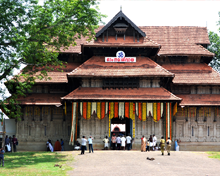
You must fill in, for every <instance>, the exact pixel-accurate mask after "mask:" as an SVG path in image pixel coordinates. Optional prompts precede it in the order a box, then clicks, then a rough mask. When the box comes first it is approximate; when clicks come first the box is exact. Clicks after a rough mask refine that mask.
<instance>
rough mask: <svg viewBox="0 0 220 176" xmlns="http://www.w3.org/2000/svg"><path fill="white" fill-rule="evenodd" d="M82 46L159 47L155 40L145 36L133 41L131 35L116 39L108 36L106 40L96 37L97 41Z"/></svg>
mask: <svg viewBox="0 0 220 176" xmlns="http://www.w3.org/2000/svg"><path fill="white" fill-rule="evenodd" d="M136 40H137V39H136ZM84 46H87V47H100V46H102V47H131V46H132V47H151V48H160V47H161V46H160V45H159V44H157V43H156V42H154V41H152V40H150V39H148V38H145V37H142V38H140V40H139V42H137V41H136V42H134V41H133V37H131V36H126V38H125V40H124V38H117V40H115V37H113V36H109V37H108V42H106V41H104V42H102V40H101V39H100V38H99V39H97V41H94V40H93V41H91V42H88V43H86V44H84Z"/></svg>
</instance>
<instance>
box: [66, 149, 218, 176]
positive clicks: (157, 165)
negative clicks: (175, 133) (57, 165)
mask: <svg viewBox="0 0 220 176" xmlns="http://www.w3.org/2000/svg"><path fill="white" fill-rule="evenodd" d="M79 154H80V151H74V152H73V155H74V158H75V161H74V162H73V163H72V165H71V166H72V167H74V170H73V171H70V172H69V175H77V176H84V175H85V176H116V175H119V176H124V175H126V176H129V175H132V176H133V175H138V176H142V175H143V176H146V175H150V176H154V175H155V176H160V175H163V176H188V175H190V176H219V175H220V160H217V159H210V158H208V155H207V154H206V153H203V152H171V155H170V156H167V154H165V155H164V156H162V155H161V153H160V152H159V151H155V152H149V153H148V152H140V151H94V153H88V152H86V153H85V155H79ZM147 157H150V158H152V157H153V158H155V160H154V161H149V160H146V158H147Z"/></svg>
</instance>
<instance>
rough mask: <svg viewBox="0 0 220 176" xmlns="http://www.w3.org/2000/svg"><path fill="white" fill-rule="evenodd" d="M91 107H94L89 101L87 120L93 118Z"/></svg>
mask: <svg viewBox="0 0 220 176" xmlns="http://www.w3.org/2000/svg"><path fill="white" fill-rule="evenodd" d="M91 109H92V107H91V102H88V103H87V117H86V119H87V120H88V119H90V118H91V114H92V113H91Z"/></svg>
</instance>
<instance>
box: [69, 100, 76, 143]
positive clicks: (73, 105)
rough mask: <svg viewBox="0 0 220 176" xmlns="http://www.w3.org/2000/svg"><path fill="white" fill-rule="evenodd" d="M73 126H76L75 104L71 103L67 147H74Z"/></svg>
mask: <svg viewBox="0 0 220 176" xmlns="http://www.w3.org/2000/svg"><path fill="white" fill-rule="evenodd" d="M75 126H76V102H73V103H72V121H71V133H70V141H69V145H74V137H75Z"/></svg>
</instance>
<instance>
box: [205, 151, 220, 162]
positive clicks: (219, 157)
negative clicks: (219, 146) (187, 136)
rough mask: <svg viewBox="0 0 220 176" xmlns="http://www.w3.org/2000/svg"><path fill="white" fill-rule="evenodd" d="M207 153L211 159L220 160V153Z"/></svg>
mask: <svg viewBox="0 0 220 176" xmlns="http://www.w3.org/2000/svg"><path fill="white" fill-rule="evenodd" d="M207 153H208V154H209V158H214V159H219V160H220V152H207Z"/></svg>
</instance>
